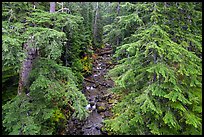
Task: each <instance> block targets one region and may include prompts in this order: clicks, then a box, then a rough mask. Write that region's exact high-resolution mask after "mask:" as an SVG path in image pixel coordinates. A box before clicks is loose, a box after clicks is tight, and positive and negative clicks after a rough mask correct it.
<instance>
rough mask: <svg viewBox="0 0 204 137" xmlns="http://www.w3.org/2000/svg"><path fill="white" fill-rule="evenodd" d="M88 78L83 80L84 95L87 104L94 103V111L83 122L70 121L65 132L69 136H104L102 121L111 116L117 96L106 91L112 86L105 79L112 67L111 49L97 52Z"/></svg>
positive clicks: (106, 46)
mask: <svg viewBox="0 0 204 137" xmlns="http://www.w3.org/2000/svg"><path fill="white" fill-rule="evenodd" d="M94 55H95V58H94V62H93V69H92V73H91V75H90V76H88V77H86V78H85V79H84V83H83V85H84V90H83V92H84V95H85V96H86V98H87V100H88V101H89V103H90V102H91V101H94V102H95V104H96V109H95V110H93V111H92V112H90V114H89V116H88V118H87V119H86V120H84V121H79V120H77V119H71V120H70V121H69V123H68V128H67V132H69V133H68V134H70V135H106V134H107V133H106V132H105V131H102V130H101V129H102V127H103V120H105V119H106V118H108V117H111V116H112V113H111V108H112V106H113V105H114V104H115V103H117V96H116V95H114V94H113V93H111V92H110V91H108V89H110V88H111V87H113V86H114V82H113V81H112V80H111V78H109V77H107V78H106V77H105V75H106V74H107V72H108V70H109V69H111V68H113V67H114V64H113V63H112V47H111V46H110V45H109V44H106V45H105V47H104V48H102V49H99V50H97V51H96V52H95V53H94Z"/></svg>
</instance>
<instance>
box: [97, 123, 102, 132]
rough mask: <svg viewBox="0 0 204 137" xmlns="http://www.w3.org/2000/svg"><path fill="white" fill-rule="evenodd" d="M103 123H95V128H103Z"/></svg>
mask: <svg viewBox="0 0 204 137" xmlns="http://www.w3.org/2000/svg"><path fill="white" fill-rule="evenodd" d="M102 126H103V125H102V124H101V123H99V124H97V125H95V128H96V129H97V130H100V129H101V128H102Z"/></svg>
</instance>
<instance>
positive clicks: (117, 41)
mask: <svg viewBox="0 0 204 137" xmlns="http://www.w3.org/2000/svg"><path fill="white" fill-rule="evenodd" d="M119 13H120V2H118V6H117V16H119ZM119 44H120V41H119V36H117V39H116V45H117V46H118V45H119Z"/></svg>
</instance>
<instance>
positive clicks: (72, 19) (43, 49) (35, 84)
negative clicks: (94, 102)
mask: <svg viewBox="0 0 204 137" xmlns="http://www.w3.org/2000/svg"><path fill="white" fill-rule="evenodd" d="M47 4H48V5H49V3H47ZM41 6H43V5H41ZM48 8H49V6H48ZM19 9H20V10H19ZM2 10H3V18H2V23H3V26H2V31H3V36H2V38H3V46H2V47H3V48H2V54H3V55H2V60H3V62H2V63H3V82H4V83H3V85H4V86H3V87H4V90H5V96H6V94H7V93H8V92H12V93H14V94H17V92H16V91H17V88H16V86H13V85H12V82H11V81H12V80H13V79H18V73H19V70H20V67H21V64H22V61H23V60H24V59H25V58H26V57H27V53H26V51H25V50H24V49H23V44H24V43H29V46H30V47H33V48H35V49H37V52H38V56H37V58H35V59H34V60H32V70H31V72H30V74H29V85H28V86H29V93H27V95H26V93H25V92H23V93H22V94H21V95H17V96H16V97H14V96H13V97H9V99H7V100H6V99H5V103H4V105H3V116H2V118H3V126H4V128H5V133H4V134H14V135H16V134H20V135H21V134H23V135H35V134H59V132H60V130H62V129H64V128H65V127H64V126H65V124H66V123H67V120H69V119H70V118H71V117H74V118H78V119H81V120H82V119H84V118H86V117H87V116H88V113H87V112H86V110H85V106H86V105H87V103H88V102H87V100H86V98H85V96H84V95H83V94H82V93H81V91H80V89H79V84H78V83H79V77H76V75H75V74H74V73H73V70H71V68H70V67H72V64H71V63H70V64H67V67H65V66H62V65H63V62H62V61H61V55H62V53H63V48H64V46H65V45H66V43H67V42H72V43H71V44H72V45H70V47H71V48H70V47H67V50H66V51H67V54H71V55H74V54H73V52H76V53H79V52H78V51H77V50H79V48H80V46H81V43H79V41H81V40H80V39H81V38H82V35H81V36H80V35H79V31H80V30H79V26H80V25H81V26H82V24H80V22H81V23H82V20H83V18H82V17H80V16H73V15H69V14H66V13H49V12H46V11H43V10H41V9H38V8H37V9H33V8H32V4H31V3H28V2H23V3H22V2H21V3H10V2H7V3H3V9H2ZM48 10H49V9H48ZM23 11H26V12H23ZM16 13H19V14H16ZM67 30H69V31H67ZM76 45H77V46H76ZM72 47H74V48H75V49H74V48H72ZM68 52H69V53H68ZM74 58H80V57H79V55H77V54H76V55H75V56H72V58H70V61H71V59H74ZM67 59H69V58H68V57H67V58H66V59H65V60H67ZM73 62H74V61H73ZM64 65H65V64H64ZM9 72H10V75H8V73H9ZM78 73H79V74H80V73H81V72H80V71H78ZM81 77H82V74H81ZM9 81H10V85H11V86H12V87H14V88H13V89H12V90H13V91H11V90H8V88H7V87H6V86H5V85H6V84H8V82H9ZM15 85H16V84H15ZM5 96H4V97H5ZM8 100H9V101H8ZM60 127H61V129H60Z"/></svg>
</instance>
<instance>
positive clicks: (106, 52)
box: [98, 50, 113, 56]
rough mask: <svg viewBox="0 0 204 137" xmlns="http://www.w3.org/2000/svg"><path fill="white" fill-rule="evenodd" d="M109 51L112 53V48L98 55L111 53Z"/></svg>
mask: <svg viewBox="0 0 204 137" xmlns="http://www.w3.org/2000/svg"><path fill="white" fill-rule="evenodd" d="M111 53H113V50H109V51H104V52H101V53H98V55H99V56H101V55H104V54H111Z"/></svg>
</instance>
